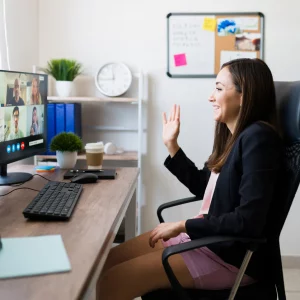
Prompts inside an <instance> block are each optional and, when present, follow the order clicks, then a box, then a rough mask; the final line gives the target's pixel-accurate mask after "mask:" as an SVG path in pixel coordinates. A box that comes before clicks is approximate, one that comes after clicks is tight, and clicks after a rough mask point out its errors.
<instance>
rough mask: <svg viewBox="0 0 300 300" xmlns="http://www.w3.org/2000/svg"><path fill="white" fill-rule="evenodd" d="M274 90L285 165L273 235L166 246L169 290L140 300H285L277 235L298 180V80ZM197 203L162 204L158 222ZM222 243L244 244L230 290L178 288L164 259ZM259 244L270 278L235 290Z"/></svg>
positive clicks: (215, 238) (191, 199)
mask: <svg viewBox="0 0 300 300" xmlns="http://www.w3.org/2000/svg"><path fill="white" fill-rule="evenodd" d="M275 89H276V106H277V117H278V128H277V130H278V132H279V133H280V135H281V136H282V138H283V140H284V146H285V162H284V170H283V172H284V174H282V175H283V176H282V180H281V182H280V196H281V199H282V202H281V207H280V212H279V210H278V209H276V207H275V206H273V208H272V207H271V208H270V215H271V216H273V217H274V218H276V219H277V220H278V222H277V227H276V228H273V235H272V236H270V237H267V238H265V239H251V238H246V237H243V238H242V237H240V238H239V237H233V236H232V237H231V236H211V237H205V238H200V239H197V240H192V241H190V242H188V243H184V244H180V245H174V246H170V247H168V248H166V249H165V250H164V251H163V255H162V262H163V266H164V269H165V272H166V274H167V276H168V278H169V281H170V283H171V286H172V289H161V290H157V291H153V292H151V293H148V294H146V295H144V296H142V299H143V300H171V299H172V300H174V299H182V300H225V299H226V300H227V299H229V300H233V299H235V300H240V299H241V300H248V299H249V300H250V299H252V300H253V299H255V300H273V299H274V300H276V299H277V295H278V299H279V300H286V295H285V288H284V279H283V271H282V263H281V254H280V244H279V236H280V232H281V230H282V228H283V225H284V222H285V220H286V218H287V215H288V212H289V210H290V207H291V205H292V202H293V199H294V196H295V194H296V191H297V189H298V185H299V181H300V81H296V82H275ZM198 200H202V199H200V198H199V197H189V198H185V199H179V200H175V201H172V202H169V203H166V204H162V205H161V206H160V207H159V208H158V210H157V216H158V219H159V221H160V222H164V219H163V217H162V211H163V210H164V209H166V208H169V207H173V206H177V205H181V204H185V203H189V202H194V201H198ZM226 241H240V242H245V243H246V244H245V245H246V247H247V252H246V255H245V257H244V261H243V263H242V265H241V267H240V270H239V272H238V274H237V278H236V281H235V284H234V286H233V287H232V289H231V290H211V291H210V290H199V289H184V288H182V287H181V285H180V284H179V282H178V280H177V278H176V276H175V275H174V273H173V271H172V269H171V267H170V265H169V263H168V258H169V257H170V256H171V255H173V254H177V253H181V252H185V251H188V250H192V249H195V248H200V247H204V246H206V245H209V244H213V243H220V242H226ZM262 243H266V245H267V249H268V254H269V259H270V262H271V264H270V268H271V270H270V274H271V276H272V277H271V278H270V280H269V281H268V282H259V281H258V282H256V283H254V284H251V285H248V286H243V287H239V285H240V282H241V279H242V277H243V275H244V272H245V270H246V268H247V265H248V263H249V261H250V259H251V255H252V253H253V252H254V251H255V250H256V249H257V248H258V247H259V246H260V245H261V244H262ZM276 291H277V292H276ZM276 294H277V295H276Z"/></svg>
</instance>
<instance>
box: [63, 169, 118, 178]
mask: <svg viewBox="0 0 300 300" xmlns="http://www.w3.org/2000/svg"><path fill="white" fill-rule="evenodd" d="M82 173H93V174H96V175H97V176H98V179H115V178H116V175H117V172H116V170H115V169H101V171H100V170H99V171H98V170H90V169H74V170H68V171H67V172H66V173H65V175H64V179H70V178H73V177H75V176H77V175H79V174H82Z"/></svg>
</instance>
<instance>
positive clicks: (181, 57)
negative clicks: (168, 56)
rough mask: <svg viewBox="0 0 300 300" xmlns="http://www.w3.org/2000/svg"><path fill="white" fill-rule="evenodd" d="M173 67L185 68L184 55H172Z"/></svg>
mask: <svg viewBox="0 0 300 300" xmlns="http://www.w3.org/2000/svg"><path fill="white" fill-rule="evenodd" d="M174 61H175V67H180V66H186V65H187V63H186V57H185V53H181V54H176V55H174Z"/></svg>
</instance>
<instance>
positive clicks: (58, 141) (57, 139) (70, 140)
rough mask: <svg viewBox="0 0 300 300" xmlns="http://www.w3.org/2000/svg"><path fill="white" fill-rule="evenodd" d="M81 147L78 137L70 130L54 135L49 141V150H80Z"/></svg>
mask: <svg viewBox="0 0 300 300" xmlns="http://www.w3.org/2000/svg"><path fill="white" fill-rule="evenodd" d="M82 149H83V143H82V140H81V139H80V137H79V136H78V135H77V134H75V133H72V132H61V133H59V134H57V135H56V136H54V137H53V138H52V140H51V142H50V150H51V151H62V152H65V151H70V152H75V151H80V150H82Z"/></svg>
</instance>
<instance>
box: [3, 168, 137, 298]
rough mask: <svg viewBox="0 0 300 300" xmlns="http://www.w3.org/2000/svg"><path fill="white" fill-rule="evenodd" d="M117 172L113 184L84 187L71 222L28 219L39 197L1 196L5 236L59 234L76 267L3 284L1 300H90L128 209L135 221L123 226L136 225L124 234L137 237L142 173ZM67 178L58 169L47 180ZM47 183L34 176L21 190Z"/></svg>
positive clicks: (26, 193)
mask: <svg viewBox="0 0 300 300" xmlns="http://www.w3.org/2000/svg"><path fill="white" fill-rule="evenodd" d="M13 170H14V171H24V172H29V173H34V169H33V166H18V167H13V168H9V170H8V171H13ZM117 173H118V175H117V179H115V180H102V181H101V182H99V183H96V184H85V185H84V187H83V192H82V194H81V196H80V199H79V201H78V203H77V206H76V207H75V210H74V211H73V215H72V217H71V219H70V220H69V221H67V222H38V221H28V220H26V219H25V218H24V217H23V214H22V211H23V210H24V208H25V207H26V206H27V205H28V203H29V202H30V201H31V200H32V199H33V197H34V196H35V195H36V192H34V191H31V190H26V189H23V190H17V191H15V192H13V193H11V194H9V195H7V196H5V197H0V233H1V236H2V237H22V236H39V235H49V234H61V236H62V239H63V242H64V245H65V248H66V251H67V254H68V257H69V259H70V263H71V267H72V270H71V272H68V273H61V274H48V275H43V276H34V277H23V278H16V279H6V280H0V299H3V300H4V299H5V300H17V299H20V300H21V299H22V300H23V299H26V300H41V299H43V300H47V299H49V300H50V299H51V300H53V299H54V300H59V299H63V300H68V299H90V296H91V295H92V294H93V293H94V289H95V285H96V282H97V278H98V276H99V274H100V272H101V270H102V267H103V264H104V262H105V260H106V258H107V255H108V252H109V250H110V248H111V245H112V243H113V240H114V237H115V235H116V233H117V230H118V228H119V225H120V223H121V221H122V219H123V217H124V215H125V213H126V210H127V213H129V214H131V216H128V218H126V223H127V220H128V224H126V225H125V226H126V227H129V226H130V225H131V226H132V227H131V229H129V228H128V229H126V234H127V238H128V234H129V235H131V236H132V235H134V234H135V228H136V226H135V215H136V204H135V203H136V202H135V201H136V199H135V189H136V183H137V178H138V174H139V170H138V169H137V168H121V169H118V170H117ZM44 174H45V173H42V175H44ZM63 174H64V171H61V170H57V171H56V172H55V173H49V174H46V175H45V176H46V177H48V178H49V179H51V180H56V181H63ZM45 184H46V180H44V179H43V178H41V177H39V176H34V177H33V179H32V180H31V181H29V182H26V183H25V184H24V185H22V186H26V187H32V188H35V189H38V190H39V189H41V188H42V187H43V186H44V185H45ZM14 188H17V187H0V194H4V193H6V192H8V191H10V190H12V189H14ZM131 200H132V201H131ZM127 213H126V216H127ZM126 227H125V228H126ZM0 267H1V266H0Z"/></svg>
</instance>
